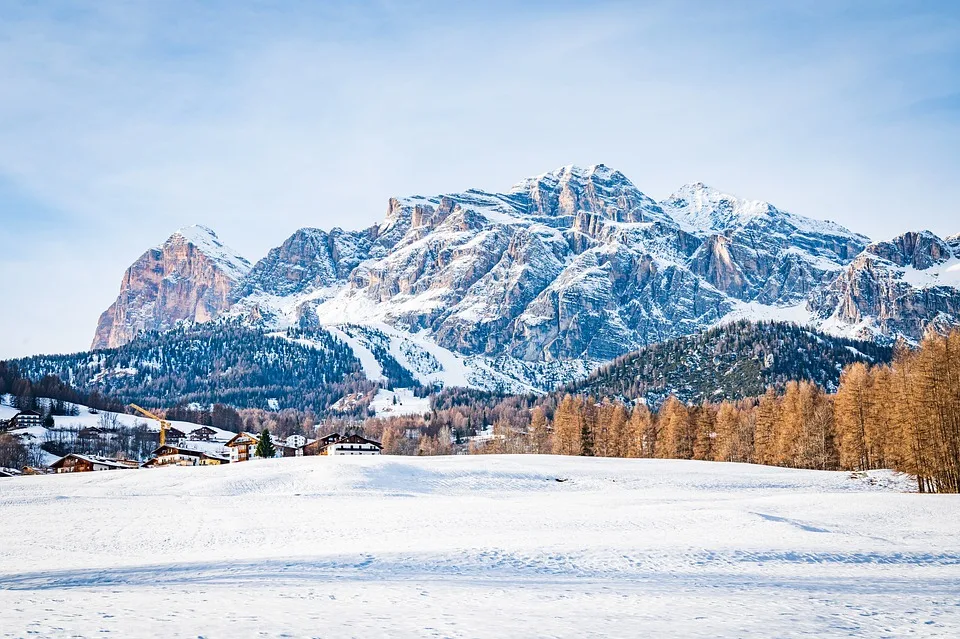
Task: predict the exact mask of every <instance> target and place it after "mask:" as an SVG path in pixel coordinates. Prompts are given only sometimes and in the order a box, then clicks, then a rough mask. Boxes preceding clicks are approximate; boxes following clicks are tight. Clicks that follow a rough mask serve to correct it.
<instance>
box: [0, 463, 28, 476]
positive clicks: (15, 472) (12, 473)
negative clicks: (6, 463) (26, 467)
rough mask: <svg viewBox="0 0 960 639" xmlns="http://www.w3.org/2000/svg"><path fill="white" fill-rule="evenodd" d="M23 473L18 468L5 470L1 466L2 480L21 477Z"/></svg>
mask: <svg viewBox="0 0 960 639" xmlns="http://www.w3.org/2000/svg"><path fill="white" fill-rule="evenodd" d="M22 474H23V473H22V472H20V471H19V470H17V469H16V468H5V467H3V466H0V478H3V477H19V476H20V475H22Z"/></svg>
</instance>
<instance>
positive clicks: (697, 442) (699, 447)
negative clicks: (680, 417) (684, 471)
mask: <svg viewBox="0 0 960 639" xmlns="http://www.w3.org/2000/svg"><path fill="white" fill-rule="evenodd" d="M692 418H693V419H694V421H695V423H696V433H695V435H694V442H693V458H694V459H699V460H701V461H707V460H711V459H713V444H714V437H715V436H716V433H715V432H714V418H715V417H714V412H713V407H712V406H710V404H707V403H706V402H704V403H703V404H702V405H700V406H699V407H698V408H697V409H696V411H695V414H694V415H692Z"/></svg>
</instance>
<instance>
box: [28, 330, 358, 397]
mask: <svg viewBox="0 0 960 639" xmlns="http://www.w3.org/2000/svg"><path fill="white" fill-rule="evenodd" d="M12 363H13V364H14V365H15V366H16V367H17V368H18V369H19V370H20V372H21V374H23V375H24V376H26V377H28V378H31V379H40V378H41V377H43V376H44V375H56V376H58V377H60V378H61V379H63V380H65V381H67V382H68V383H70V384H71V385H72V386H74V387H76V388H78V389H80V390H82V391H85V392H89V391H91V390H94V389H95V390H97V391H99V392H100V393H101V394H103V395H106V396H109V397H112V398H114V399H119V400H120V401H122V402H124V403H126V402H130V401H135V402H137V403H143V404H145V405H148V406H171V405H175V404H189V403H192V402H197V403H199V404H201V405H205V406H209V405H211V404H214V403H224V404H231V405H235V406H239V407H252V408H263V409H269V408H273V407H276V406H282V407H284V408H300V409H313V410H322V409H324V408H326V407H327V406H329V405H330V404H331V403H333V402H334V401H336V399H338V398H339V397H340V396H342V394H343V393H344V392H345V391H346V389H354V388H355V387H356V386H357V385H358V384H359V385H360V386H362V387H363V388H365V389H371V388H373V385H372V384H369V383H368V382H366V381H365V380H364V379H363V377H362V376H361V375H360V370H361V367H360V363H359V362H358V360H357V359H356V358H355V357H354V355H353V351H352V350H351V349H350V348H349V347H348V346H347V345H345V344H344V343H343V342H341V341H339V340H336V339H334V338H333V337H331V336H330V335H329V334H327V333H322V334H317V335H314V336H313V338H312V339H311V341H310V342H309V343H308V344H304V343H301V342H300V341H297V340H296V339H292V338H288V337H286V336H285V335H282V334H281V335H265V334H264V333H262V332H261V331H259V330H255V329H250V328H247V327H245V326H243V325H241V324H240V323H238V322H235V321H234V322H224V321H221V322H217V323H215V324H194V325H185V326H181V327H179V328H176V329H173V330H170V331H167V332H164V333H145V334H142V335H140V336H139V337H137V339H135V340H133V341H132V342H129V343H127V344H124V345H123V346H121V347H119V348H113V349H107V350H101V351H94V352H88V353H77V354H73V355H51V356H36V357H29V358H25V359H20V360H15V361H13V362H12Z"/></svg>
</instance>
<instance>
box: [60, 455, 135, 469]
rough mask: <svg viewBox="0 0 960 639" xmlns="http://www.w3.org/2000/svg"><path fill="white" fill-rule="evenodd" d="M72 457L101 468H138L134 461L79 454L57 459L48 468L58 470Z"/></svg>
mask: <svg viewBox="0 0 960 639" xmlns="http://www.w3.org/2000/svg"><path fill="white" fill-rule="evenodd" d="M70 457H73V458H74V459H82V460H83V461H86V462H90V463H91V464H99V465H101V466H111V467H113V468H136V467H137V466H139V464H138V463H137V462H134V461H123V460H120V459H110V458H109V457H99V456H97V455H81V454H79V453H68V454H66V455H64V456H63V457H61V458H60V459H58V460H57V461H55V462H53V463H52V464H50V468H60V467H61V466H63V462H64V461H66V460H67V459H68V458H70Z"/></svg>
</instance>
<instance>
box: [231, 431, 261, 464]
mask: <svg viewBox="0 0 960 639" xmlns="http://www.w3.org/2000/svg"><path fill="white" fill-rule="evenodd" d="M259 441H260V438H259V437H258V436H257V435H254V434H253V433H246V432H244V433H238V434H237V435H234V436H233V437H232V438H231V439H230V441H228V442H227V443H226V444H224V445H225V446H226V447H227V448H229V449H230V461H231V462H234V463H236V462H244V461H247V460H248V459H251V458H252V457H253V453H254V451H255V450H256V449H257V443H259Z"/></svg>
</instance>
